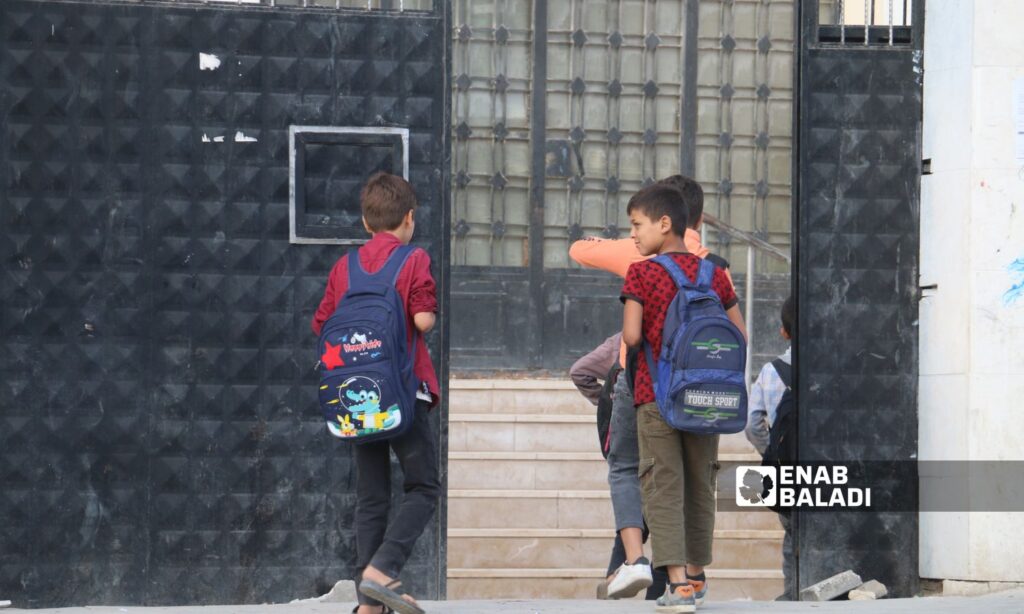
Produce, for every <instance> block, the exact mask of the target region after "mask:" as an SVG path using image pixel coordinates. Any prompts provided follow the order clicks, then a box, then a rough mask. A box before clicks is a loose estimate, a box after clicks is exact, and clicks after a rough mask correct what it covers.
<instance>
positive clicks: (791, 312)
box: [782, 294, 796, 337]
mask: <svg viewBox="0 0 1024 614" xmlns="http://www.w3.org/2000/svg"><path fill="white" fill-rule="evenodd" d="M794 324H796V301H794V300H793V295H792V294H790V295H789V298H787V299H786V302H785V303H783V304H782V330H784V331H786V334H787V335H789V336H790V337H792V336H793V325H794Z"/></svg>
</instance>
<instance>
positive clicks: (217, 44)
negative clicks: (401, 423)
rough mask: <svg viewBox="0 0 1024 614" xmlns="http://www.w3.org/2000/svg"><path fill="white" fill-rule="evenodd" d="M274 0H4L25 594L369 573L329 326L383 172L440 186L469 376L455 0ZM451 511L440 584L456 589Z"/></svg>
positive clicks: (18, 562)
mask: <svg viewBox="0 0 1024 614" xmlns="http://www.w3.org/2000/svg"><path fill="white" fill-rule="evenodd" d="M255 4H256V5H254V3H253V2H244V3H238V5H225V4H212V3H211V4H206V3H203V4H200V3H191V4H188V3H177V4H168V3H167V2H157V1H146V2H134V3H131V4H125V3H113V2H111V3H103V2H67V1H63V2H58V1H42V0H40V1H29V0H3V2H0V168H2V169H3V176H2V180H0V229H2V231H0V488H2V490H0V595H2V596H3V598H5V599H12V600H14V602H15V605H18V606H29V607H43V606H62V605H84V604H99V603H118V604H122V603H123V604H186V603H188V604H203V603H252V602H282V601H285V602H286V601H289V600H291V599H295V598H306V597H312V596H315V595H317V594H321V593H323V592H326V590H327V589H329V588H330V586H331V585H332V584H333V583H334V582H335V581H336V580H338V579H341V578H348V577H351V567H352V565H353V563H354V557H355V552H354V534H353V530H352V514H353V504H354V494H353V491H354V475H353V471H352V466H351V462H350V451H349V449H348V448H347V447H345V446H344V445H342V444H340V443H338V442H337V441H335V440H332V439H330V438H329V436H328V435H327V433H326V430H325V428H324V426H323V423H322V419H320V418H319V417H318V410H317V408H316V402H315V388H314V386H315V381H316V379H315V372H314V364H315V363H316V356H315V355H314V354H315V352H314V350H313V346H314V343H315V339H314V338H313V335H312V332H311V331H310V324H309V322H310V317H311V315H312V312H313V310H314V309H315V308H316V306H317V304H318V302H319V299H320V296H321V295H322V292H323V288H324V284H325V279H326V273H327V271H328V270H329V268H330V267H331V266H332V265H333V263H334V261H335V260H336V258H337V257H338V256H339V254H341V253H342V250H343V249H345V247H344V246H342V247H339V246H338V245H337V243H345V242H349V243H351V242H353V241H358V240H362V239H363V238H364V237H365V234H364V233H363V231H362V229H361V225H360V223H359V210H358V203H357V202H356V201H355V200H354V195H355V194H356V193H357V191H358V189H359V187H360V183H361V182H362V181H363V180H364V179H365V177H366V175H367V174H368V173H369V172H371V171H373V170H375V169H377V168H386V169H390V170H391V171H393V172H396V173H401V172H406V173H407V175H408V177H409V179H410V180H411V182H412V183H413V185H414V186H415V188H416V191H417V193H418V195H419V199H420V204H421V209H420V210H419V212H418V214H417V241H418V244H419V245H421V246H422V247H424V248H426V249H427V250H428V251H429V252H430V254H431V257H432V259H433V261H434V263H435V264H434V275H435V277H436V278H437V280H438V282H439V296H440V297H441V298H442V305H441V316H442V317H440V318H439V322H441V329H439V330H438V331H436V332H435V333H434V334H432V335H431V337H430V339H429V343H430V347H431V350H432V352H433V355H434V358H435V364H436V365H437V366H438V368H439V371H440V375H441V379H442V381H445V380H446V379H447V377H446V369H447V365H446V364H445V355H446V352H445V351H444V347H443V343H444V340H445V339H446V331H445V330H444V326H445V323H446V322H447V318H446V317H445V314H446V310H447V304H446V302H445V300H444V297H445V296H446V289H447V277H446V276H445V267H444V266H442V263H444V262H445V261H446V259H447V249H448V242H447V241H446V240H444V237H447V236H448V231H447V216H448V188H447V186H448V184H449V182H448V171H447V164H446V163H445V160H447V155H448V141H447V131H446V130H445V126H446V122H447V108H448V88H447V78H448V77H447V75H448V73H449V68H448V67H449V59H448V52H447V40H448V37H447V8H446V3H445V2H441V1H440V0H438V1H437V2H434V3H433V6H430V5H427V6H425V7H420V8H424V10H421V11H415V12H413V11H409V10H408V9H410V8H415V7H413V3H412V2H411V1H407V2H404V3H402V2H397V1H396V2H394V3H388V5H389V6H390V5H394V7H395V8H396V9H406V11H405V12H400V11H398V10H394V11H388V10H372V11H367V10H365V9H366V3H365V2H363V3H362V6H363V10H359V11H355V10H346V9H344V8H342V9H340V10H337V9H335V8H334V6H335V2H334V0H331V3H330V6H331V8H330V9H329V10H328V9H317V8H308V9H302V8H298V7H283V6H280V5H283V4H295V3H294V2H290V3H286V2H284V1H277V2H270V0H267V1H266V2H262V5H260V3H259V2H256V3H255ZM274 4H276V5H277V6H272V5H274ZM298 4H300V5H305V4H307V3H305V2H299V3H298ZM308 4H311V5H312V4H322V3H313V2H310V3H308ZM348 4H350V3H348V2H346V3H343V6H344V5H348ZM376 4H379V3H375V7H376ZM418 4H423V3H418ZM298 126H304V127H303V128H298ZM293 127H295V128H293ZM350 128H355V129H357V130H354V131H353V130H350ZM293 158H294V159H295V160H297V162H296V163H295V164H294V165H290V160H291V159H293ZM406 168H407V170H406ZM328 242H330V243H334V244H333V245H332V244H327V243H328ZM434 415H435V416H443V415H444V412H443V411H438V412H434ZM438 419H439V418H435V420H438ZM435 426H436V428H437V429H438V431H439V432H442V429H443V424H441V423H440V422H439V421H438V422H436V423H435ZM445 452H446V451H445V448H444V446H442V450H441V459H444V458H445V456H446V454H445ZM441 462H442V463H443V460H442V461H441ZM445 516H446V510H445V506H444V505H442V506H441V509H440V510H439V512H438V514H437V517H436V521H435V522H434V523H433V524H432V526H431V527H430V528H429V529H428V531H427V534H426V535H425V536H424V537H423V538H422V539H421V540H420V542H419V543H418V546H417V551H416V552H415V555H414V560H413V562H412V563H411V564H410V566H409V568H408V573H407V574H406V581H407V585H408V586H409V588H410V590H411V591H412V592H413V593H414V594H416V595H418V596H423V597H427V598H429V597H437V596H439V595H442V594H443V593H444V578H445V568H444V561H445V554H444V545H443V544H444V540H443V536H444V533H445V530H444V524H445V523H444V520H445Z"/></svg>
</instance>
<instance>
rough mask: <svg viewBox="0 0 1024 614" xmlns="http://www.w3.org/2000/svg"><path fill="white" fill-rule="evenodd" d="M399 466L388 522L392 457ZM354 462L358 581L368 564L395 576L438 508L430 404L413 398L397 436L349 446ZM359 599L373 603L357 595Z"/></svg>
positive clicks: (438, 494)
mask: <svg viewBox="0 0 1024 614" xmlns="http://www.w3.org/2000/svg"><path fill="white" fill-rule="evenodd" d="M391 451H394V453H395V456H396V457H397V458H398V463H399V464H400V465H401V467H402V475H403V478H404V479H403V481H402V490H403V492H404V493H405V494H404V496H403V497H402V499H401V502H400V503H399V504H398V510H397V512H396V513H395V514H394V518H393V519H392V521H391V524H388V512H389V511H390V510H391V456H390V452H391ZM353 456H354V458H355V463H356V514H355V531H356V568H357V573H358V575H357V582H358V580H359V579H360V578H361V577H362V573H363V570H364V569H366V566H367V565H373V566H374V567H375V568H377V569H379V570H380V571H382V572H384V573H385V574H387V575H388V576H389V577H392V578H397V577H398V575H399V574H400V573H402V568H403V567H405V563H406V561H408V560H409V555H410V554H411V553H412V548H413V546H414V545H415V544H416V540H417V539H419V536H420V535H421V534H422V533H423V530H424V529H426V527H427V523H429V522H430V520H431V518H433V517H434V512H435V511H437V501H438V499H439V497H440V496H441V482H440V479H439V477H438V466H437V435H436V434H435V433H434V432H433V431H432V430H431V428H430V419H429V404H428V403H427V402H425V401H417V403H416V417H415V419H414V420H413V426H412V428H410V429H409V431H408V432H406V433H405V434H404V435H401V436H400V437H395V438H394V439H388V440H384V441H378V442H373V443H364V444H358V445H356V446H354V453H353ZM359 602H360V603H364V604H366V603H368V604H373V605H375V604H376V602H375V601H373V600H372V599H368V598H365V597H363V595H362V594H360V595H359Z"/></svg>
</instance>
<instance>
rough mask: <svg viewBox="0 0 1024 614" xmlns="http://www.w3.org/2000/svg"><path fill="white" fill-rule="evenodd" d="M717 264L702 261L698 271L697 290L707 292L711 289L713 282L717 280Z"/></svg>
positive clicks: (704, 259) (703, 259) (705, 260)
mask: <svg viewBox="0 0 1024 614" xmlns="http://www.w3.org/2000/svg"><path fill="white" fill-rule="evenodd" d="M715 268H717V267H716V266H715V263H714V262H712V261H710V260H707V259H706V258H702V259H701V261H700V268H698V269H697V283H696V286H697V289H698V290H703V291H705V292H707V291H708V290H710V289H711V282H712V281H713V280H714V278H715Z"/></svg>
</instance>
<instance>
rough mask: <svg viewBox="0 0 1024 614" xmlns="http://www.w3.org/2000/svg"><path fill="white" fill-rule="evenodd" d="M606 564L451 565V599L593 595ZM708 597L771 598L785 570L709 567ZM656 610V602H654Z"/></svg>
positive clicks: (713, 598) (725, 599)
mask: <svg viewBox="0 0 1024 614" xmlns="http://www.w3.org/2000/svg"><path fill="white" fill-rule="evenodd" d="M605 571H606V569H605V567H603V566H602V567H600V568H582V569H580V568H571V569H548V568H539V569H464V568H449V569H448V592H447V596H448V599H593V598H594V595H595V591H596V588H597V584H598V582H600V581H601V580H603V579H604V574H605ZM706 573H707V576H708V588H709V592H708V601H709V602H711V601H715V602H723V601H732V600H736V599H743V600H755V601H769V600H772V599H774V598H775V597H776V596H777V595H779V594H780V593H782V571H781V570H775V569H716V568H714V567H709V568H708V569H707V571H706ZM651 609H652V611H653V606H652V608H651Z"/></svg>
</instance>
